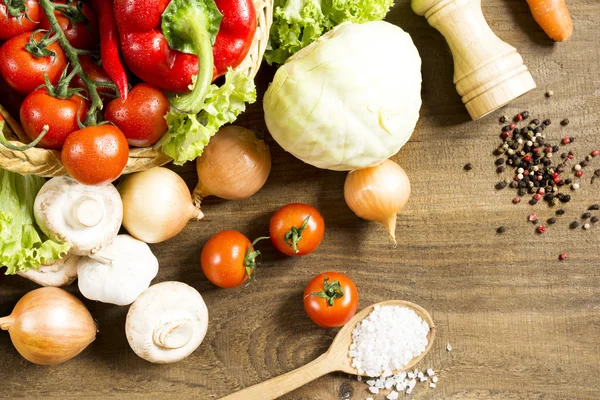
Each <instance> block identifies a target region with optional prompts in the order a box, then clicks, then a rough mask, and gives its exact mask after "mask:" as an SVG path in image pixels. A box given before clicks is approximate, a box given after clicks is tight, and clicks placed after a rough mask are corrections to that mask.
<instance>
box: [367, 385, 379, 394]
mask: <svg viewBox="0 0 600 400" xmlns="http://www.w3.org/2000/svg"><path fill="white" fill-rule="evenodd" d="M369 392H371V393H373V394H377V393H379V389H378V388H376V387H373V386H371V387H370V388H369Z"/></svg>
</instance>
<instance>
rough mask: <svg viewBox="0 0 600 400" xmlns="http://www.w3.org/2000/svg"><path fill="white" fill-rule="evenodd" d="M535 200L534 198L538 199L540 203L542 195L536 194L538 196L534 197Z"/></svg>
mask: <svg viewBox="0 0 600 400" xmlns="http://www.w3.org/2000/svg"><path fill="white" fill-rule="evenodd" d="M533 198H534V199H536V200H537V201H540V200H541V199H542V195H541V194H539V193H536V194H535V195H534V196H533Z"/></svg>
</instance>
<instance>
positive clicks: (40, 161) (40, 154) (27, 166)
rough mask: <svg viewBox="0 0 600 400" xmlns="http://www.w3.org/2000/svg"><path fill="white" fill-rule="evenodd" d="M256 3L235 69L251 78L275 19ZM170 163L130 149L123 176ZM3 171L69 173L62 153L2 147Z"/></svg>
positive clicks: (20, 137) (18, 133)
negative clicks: (247, 43) (251, 30)
mask: <svg viewBox="0 0 600 400" xmlns="http://www.w3.org/2000/svg"><path fill="white" fill-rule="evenodd" d="M253 3H254V7H255V9H256V22H257V28H256V33H255V35H254V38H253V41H252V45H251V47H250V50H249V51H248V54H247V55H246V57H245V58H244V60H243V61H242V62H241V63H240V65H239V66H238V67H236V70H244V73H245V74H246V75H248V76H250V77H251V78H254V77H255V76H256V74H257V73H258V70H259V68H260V65H261V63H262V58H263V55H264V52H265V50H266V47H267V42H268V39H269V31H270V28H271V24H272V20H273V0H253ZM0 115H2V116H3V117H4V119H5V120H6V122H7V124H6V125H7V126H6V128H5V129H8V131H9V132H10V133H12V135H10V136H7V138H8V139H9V141H10V142H11V143H13V144H15V145H17V146H20V145H24V144H25V143H29V140H28V138H27V135H25V133H24V132H23V129H22V128H21V125H19V123H18V122H17V121H16V120H15V119H14V118H13V117H12V116H11V115H10V114H9V113H8V112H7V111H6V109H5V108H4V107H2V105H0ZM170 161H172V159H171V158H170V157H169V156H167V155H166V154H164V153H162V152H161V151H160V150H158V149H157V148H156V147H143V148H130V149H129V160H128V162H127V166H126V167H125V170H124V171H123V175H124V174H130V173H133V172H138V171H144V170H146V169H150V168H152V167H157V166H161V165H165V164H167V163H169V162H170ZM0 168H3V169H6V170H9V171H12V172H17V173H20V174H22V175H31V174H33V175H37V176H41V177H54V176H61V175H67V171H66V170H65V168H64V167H63V165H62V163H61V161H60V151H59V150H51V149H43V148H39V147H33V148H31V149H28V150H26V151H13V150H10V149H8V148H6V147H4V146H2V145H0Z"/></svg>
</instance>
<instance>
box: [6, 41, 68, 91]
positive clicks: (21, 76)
mask: <svg viewBox="0 0 600 400" xmlns="http://www.w3.org/2000/svg"><path fill="white" fill-rule="evenodd" d="M31 36H32V34H31V33H29V32H27V33H23V34H21V35H19V36H16V37H14V38H12V39H10V40H9V41H8V42H6V43H4V44H3V45H2V47H0V73H1V74H2V76H3V77H4V79H5V80H6V82H7V83H8V84H9V85H10V87H12V88H13V89H14V90H15V91H16V92H18V93H21V94H24V95H27V94H29V93H31V92H33V91H34V90H35V89H36V88H37V87H38V86H41V85H43V84H44V83H45V81H44V75H47V76H48V79H49V80H50V82H51V83H52V84H53V85H56V83H57V82H58V79H59V78H60V74H61V73H62V71H63V70H64V69H65V67H66V65H67V60H66V58H65V53H64V52H63V50H62V49H61V48H60V45H59V44H58V42H52V43H50V44H49V45H48V46H47V47H46V50H40V49H38V48H37V45H36V44H39V42H40V41H42V42H43V40H42V39H43V38H44V33H42V32H38V33H35V34H33V39H34V40H33V41H31V42H30V39H31ZM26 46H27V47H30V48H31V47H33V48H35V49H36V50H38V51H39V52H40V53H39V54H38V55H40V57H36V56H34V55H33V54H31V53H30V52H29V51H28V50H27V49H26ZM36 52H37V51H36ZM51 53H52V54H53V55H52V54H51ZM42 54H48V55H42Z"/></svg>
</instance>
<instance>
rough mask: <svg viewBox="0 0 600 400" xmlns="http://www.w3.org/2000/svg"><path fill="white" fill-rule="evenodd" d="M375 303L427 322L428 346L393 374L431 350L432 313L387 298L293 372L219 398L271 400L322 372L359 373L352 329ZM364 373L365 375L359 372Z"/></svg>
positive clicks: (357, 317) (354, 319)
mask: <svg viewBox="0 0 600 400" xmlns="http://www.w3.org/2000/svg"><path fill="white" fill-rule="evenodd" d="M375 306H400V307H406V308H408V309H410V310H413V311H414V312H415V313H416V314H417V315H418V316H419V317H421V319H422V320H423V321H425V322H427V324H428V325H429V333H428V334H427V346H426V347H425V350H424V351H423V353H421V354H420V355H418V356H417V357H415V358H413V359H412V360H411V361H410V362H408V363H407V364H406V365H405V366H404V367H403V368H402V369H399V370H396V371H393V373H394V374H396V373H398V372H402V371H406V370H408V369H410V368H412V367H413V366H415V365H416V364H417V363H418V362H419V361H421V359H423V357H425V355H426V354H427V353H428V352H429V350H430V349H431V346H432V345H433V340H434V339H435V325H434V324H433V320H432V319H431V315H429V313H428V312H427V311H426V310H425V309H424V308H423V307H421V306H418V305H416V304H414V303H411V302H408V301H403V300H389V301H384V302H381V303H377V304H373V305H371V306H369V307H366V308H364V309H363V310H361V311H360V312H358V313H356V315H354V317H352V319H351V320H350V321H348V322H347V323H346V324H345V325H344V326H343V327H342V329H340V331H339V332H338V333H337V335H336V336H335V338H334V339H333V342H332V343H331V346H330V347H329V349H328V350H327V351H326V352H325V354H323V355H322V356H320V357H319V358H317V359H316V360H314V361H312V362H310V363H308V364H306V365H305V366H303V367H300V368H298V369H296V370H294V371H291V372H288V373H286V374H283V375H281V376H278V377H276V378H273V379H270V380H268V381H266V382H263V383H259V384H257V385H254V386H251V387H249V388H246V389H244V390H241V391H239V392H236V393H234V394H231V395H229V396H226V397H223V398H222V399H221V400H274V399H277V398H279V397H281V396H283V395H284V394H286V393H289V392H291V391H292V390H294V389H297V388H299V387H300V386H303V385H305V384H306V383H308V382H311V381H313V380H315V379H317V378H319V377H321V376H323V375H325V374H328V373H330V372H334V371H342V372H346V373H348V374H353V375H359V374H358V371H357V370H356V369H354V368H353V367H352V358H351V357H350V345H351V344H352V331H353V330H354V328H356V326H357V325H358V324H359V323H360V322H361V321H362V320H363V319H365V318H366V317H367V315H369V314H370V313H371V311H373V309H374V308H375ZM360 375H362V376H367V375H365V374H360Z"/></svg>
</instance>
